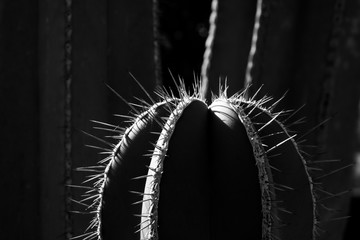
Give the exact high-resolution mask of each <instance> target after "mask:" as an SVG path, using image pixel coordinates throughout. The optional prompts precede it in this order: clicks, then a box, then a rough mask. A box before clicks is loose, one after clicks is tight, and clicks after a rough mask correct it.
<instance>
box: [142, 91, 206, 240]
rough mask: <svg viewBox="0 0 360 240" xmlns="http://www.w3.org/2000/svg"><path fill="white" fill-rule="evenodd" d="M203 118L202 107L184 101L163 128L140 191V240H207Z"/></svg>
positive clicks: (204, 106)
mask: <svg viewBox="0 0 360 240" xmlns="http://www.w3.org/2000/svg"><path fill="white" fill-rule="evenodd" d="M189 115H190V116H191V115H192V116H194V118H192V117H188V116H189ZM206 115H207V107H206V104H205V103H203V102H202V101H199V100H196V99H192V98H185V99H184V100H183V101H181V102H180V103H179V104H178V105H177V107H176V109H174V110H173V112H172V113H171V115H170V117H169V119H168V120H167V122H166V124H165V125H164V128H163V130H162V132H161V134H160V136H159V139H158V141H157V143H156V147H155V149H154V153H153V156H152V159H151V163H150V167H149V172H148V174H147V175H148V177H147V179H146V184H145V189H144V199H143V201H144V204H143V210H142V221H141V239H142V240H145V239H146V240H147V239H158V238H159V235H160V236H161V238H162V239H185V238H186V239H209V236H208V235H207V234H206V233H209V223H208V221H207V219H208V218H209V208H208V207H207V205H206V199H207V197H208V194H209V193H208V190H207V187H206V184H207V182H208V179H209V175H208V170H207V169H206V160H207V153H206V149H205V147H206V146H205V145H204V144H205V143H206V134H205V133H206V129H207V127H206V124H204V123H206V121H204V118H206ZM175 127H176V129H179V131H174V130H175ZM160 197H161V198H160ZM159 204H160V205H159ZM190 213H191V214H190ZM179 229H183V230H182V231H179ZM190 232H191V235H190V234H189V233H190Z"/></svg>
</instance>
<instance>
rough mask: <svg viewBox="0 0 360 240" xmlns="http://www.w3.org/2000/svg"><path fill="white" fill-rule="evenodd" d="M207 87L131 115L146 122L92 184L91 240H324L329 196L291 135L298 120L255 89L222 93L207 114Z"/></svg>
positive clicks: (127, 133)
mask: <svg viewBox="0 0 360 240" xmlns="http://www.w3.org/2000/svg"><path fill="white" fill-rule="evenodd" d="M199 85H200V84H198V85H196V86H195V93H194V94H191V95H190V94H189V93H186V91H185V90H184V89H185V87H184V86H183V84H180V86H179V87H178V90H179V93H180V97H175V96H174V95H170V94H168V93H166V92H165V91H163V92H162V93H160V94H158V95H159V96H161V98H162V99H161V100H160V101H159V102H158V103H155V102H153V103H152V105H151V104H148V105H146V106H145V107H143V108H142V113H140V112H139V111H138V110H136V109H135V107H132V108H133V110H135V111H136V112H138V115H137V116H136V117H134V118H133V120H132V124H131V125H130V127H128V128H126V129H125V130H124V132H123V134H121V135H120V136H117V137H116V138H117V139H119V142H118V143H117V144H116V145H112V147H113V148H112V149H110V151H109V153H110V155H109V156H108V157H106V158H105V159H104V161H102V164H103V169H104V170H101V168H100V167H99V168H98V169H100V170H99V174H98V175H95V176H94V178H93V180H94V181H95V186H94V188H92V189H91V190H90V192H91V191H92V192H95V193H96V194H94V196H93V198H94V199H95V200H94V203H93V205H92V206H91V207H92V208H93V209H94V211H93V213H95V218H94V221H93V222H92V224H91V225H90V227H89V229H92V232H87V233H85V234H84V235H83V237H84V239H94V238H97V239H102V240H109V239H141V240H150V239H151V240H157V239H165V240H166V239H172V240H177V239H182V240H183V239H194V240H195V239H196V240H210V239H211V240H217V239H227V238H238V237H239V236H251V239H274V240H277V239H295V240H297V239H299V240H307V239H309V240H315V239H318V236H319V235H320V233H321V231H320V229H319V227H318V226H319V221H318V216H317V208H318V204H317V202H318V199H317V198H316V196H317V191H320V190H321V189H320V188H319V187H318V185H319V183H316V182H315V181H314V180H313V179H312V177H311V172H312V171H313V170H314V168H313V167H311V166H310V165H311V163H309V162H307V161H306V160H305V158H304V157H303V154H302V151H301V149H300V147H299V146H298V144H297V143H296V141H295V138H296V137H297V136H296V134H293V133H290V132H289V131H288V130H287V128H286V127H285V124H286V122H287V121H288V120H289V119H290V118H292V117H293V114H291V111H280V112H275V110H274V108H275V107H276V105H277V103H278V102H279V101H277V102H274V103H272V102H273V100H272V99H271V98H269V97H264V98H262V99H260V100H255V96H253V97H251V98H248V97H246V96H247V91H248V89H246V90H245V91H244V92H242V93H237V94H235V95H233V96H231V97H227V96H226V88H225V90H224V89H222V90H221V91H220V94H219V96H217V97H213V101H212V103H211V104H210V105H209V106H208V105H207V103H206V102H205V100H204V97H203V96H202V94H200V93H199V88H200V87H199ZM143 103H144V102H143ZM144 105H145V104H144ZM265 106H266V107H265ZM281 119H282V120H281ZM108 126H110V125H108ZM117 129H118V127H116V128H111V129H108V130H113V131H117ZM89 169H94V168H91V167H90V168H89ZM88 231H90V230H88Z"/></svg>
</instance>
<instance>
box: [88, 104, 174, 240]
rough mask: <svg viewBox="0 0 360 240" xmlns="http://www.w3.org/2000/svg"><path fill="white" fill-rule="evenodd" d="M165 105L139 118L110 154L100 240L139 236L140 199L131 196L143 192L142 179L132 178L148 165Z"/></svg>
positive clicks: (103, 190) (104, 180) (100, 207)
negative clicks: (150, 151) (149, 152)
mask: <svg viewBox="0 0 360 240" xmlns="http://www.w3.org/2000/svg"><path fill="white" fill-rule="evenodd" d="M165 105H166V104H165V103H159V104H155V105H154V106H153V107H151V108H150V109H149V110H148V111H145V112H144V113H143V114H141V115H140V116H138V117H137V118H136V119H135V120H134V123H133V124H132V125H131V126H130V127H129V128H128V129H127V130H126V132H125V133H124V134H123V136H122V138H121V141H120V142H119V143H118V144H117V146H116V147H115V148H114V150H113V154H112V156H110V157H111V160H110V162H109V163H108V164H107V166H106V170H105V173H104V176H103V177H101V178H100V182H99V183H98V184H101V186H99V191H100V192H99V194H100V195H99V196H100V197H99V199H98V203H99V205H98V215H97V219H96V221H95V222H96V223H98V229H97V231H98V232H97V234H98V235H99V237H101V239H118V238H124V239H131V238H134V237H136V236H138V235H139V233H136V229H135V226H136V225H137V224H138V222H139V217H138V216H135V215H140V214H141V204H140V205H139V204H134V203H135V202H138V201H140V200H141V196H139V195H137V194H134V193H133V192H142V191H143V185H144V184H145V180H144V179H138V180H133V178H135V177H138V176H142V175H145V174H146V172H147V168H146V167H145V166H147V165H149V157H148V156H146V154H147V153H148V152H147V150H148V149H150V147H151V143H153V142H155V141H156V137H157V136H156V134H153V133H152V132H160V131H161V128H162V126H161V125H160V124H159V123H160V122H161V117H166V115H168V114H169V113H168V110H167V108H166V107H165Z"/></svg>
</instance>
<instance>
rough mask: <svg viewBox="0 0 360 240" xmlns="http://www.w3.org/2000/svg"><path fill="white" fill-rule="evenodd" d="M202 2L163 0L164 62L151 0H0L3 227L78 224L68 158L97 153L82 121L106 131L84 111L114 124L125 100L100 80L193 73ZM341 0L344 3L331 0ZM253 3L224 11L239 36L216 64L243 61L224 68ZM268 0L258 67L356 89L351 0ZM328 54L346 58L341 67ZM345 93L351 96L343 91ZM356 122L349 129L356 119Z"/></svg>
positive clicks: (352, 228)
mask: <svg viewBox="0 0 360 240" xmlns="http://www.w3.org/2000/svg"><path fill="white" fill-rule="evenodd" d="M210 2H211V1H210V0H198V1H191V0H181V1H180V0H178V1H171V0H160V1H159V11H158V16H159V26H160V32H159V35H158V36H157V40H158V43H159V46H160V52H161V68H160V69H159V62H156V61H154V35H153V16H152V7H153V6H152V3H151V1H147V0H146V1H145V0H131V1H125V0H107V1H99V0H86V1H72V0H64V1H53V0H38V1H26V0H2V1H1V2H0V114H1V120H0V125H1V136H2V140H1V142H0V143H1V147H0V161H1V165H0V171H1V172H0V174H1V185H0V187H1V190H2V194H1V206H2V208H3V209H2V211H1V216H2V221H1V222H2V224H1V225H0V236H1V239H44V240H47V239H68V238H69V237H70V236H76V235H79V234H81V233H82V232H83V231H84V230H85V228H86V227H87V225H88V222H89V216H87V215H82V214H74V213H72V212H74V211H78V210H79V209H80V208H81V206H79V205H78V204H77V203H75V202H70V201H69V197H70V198H74V199H81V196H80V195H81V194H82V193H83V191H81V190H78V189H72V188H70V189H69V188H68V187H66V185H69V184H75V185H76V184H80V183H81V182H82V181H83V180H84V177H85V175H84V174H83V173H80V172H77V171H74V169H76V168H77V167H80V166H89V165H94V164H96V162H97V161H98V160H100V159H101V156H98V155H97V151H96V150H95V151H94V150H91V149H88V148H86V147H85V146H84V145H85V144H96V143H93V142H92V141H93V140H91V139H89V138H88V137H86V135H84V134H83V133H82V132H81V131H80V130H86V131H89V132H91V133H93V134H95V135H97V136H103V135H102V134H104V133H102V132H97V131H96V130H93V129H92V126H93V124H92V123H91V122H90V121H89V120H92V119H94V120H99V121H104V122H110V123H114V124H120V122H119V121H120V120H119V119H118V118H116V117H114V116H113V114H115V113H119V114H127V113H128V112H129V108H128V107H127V106H126V105H125V104H124V103H122V102H121V100H120V99H119V98H117V97H116V96H115V94H113V93H111V91H109V89H107V88H106V86H105V84H104V82H106V83H108V84H109V85H110V86H112V87H113V88H114V89H115V90H116V91H117V92H119V94H121V95H122V96H123V97H124V98H125V99H128V100H129V101H133V100H134V98H133V97H134V96H137V97H140V98H146V96H145V95H144V93H142V92H141V89H139V87H138V86H137V85H136V83H135V82H134V81H133V80H132V79H131V77H130V76H129V74H128V73H129V72H131V73H132V74H133V75H134V76H135V77H136V78H137V79H138V80H139V81H140V82H141V83H142V85H143V86H144V87H145V88H146V89H148V90H149V91H152V90H153V89H154V88H155V86H156V85H161V84H162V85H164V86H167V87H172V86H173V83H172V80H171V77H170V74H169V70H170V71H171V72H172V73H173V75H175V76H177V75H179V76H181V77H182V78H183V79H185V81H186V82H187V84H188V86H190V84H191V83H192V82H193V79H194V74H195V75H196V76H199V74H200V67H201V63H202V59H203V52H204V42H205V39H206V36H207V31H208V25H209V24H208V17H209V14H210ZM339 3H340V4H342V5H341V9H340V10H338V9H337V10H336V6H337V5H336V4H339ZM255 6H256V4H255V1H243V2H242V6H241V7H242V8H241V9H242V11H241V12H235V11H234V12H231V14H233V15H234V20H232V21H233V22H235V23H236V22H239V23H240V24H239V26H240V27H238V25H236V24H234V25H232V24H230V25H227V26H234V28H235V27H237V30H238V32H236V31H234V32H233V34H231V35H230V36H229V37H228V38H231V39H235V40H236V41H238V42H239V46H240V47H238V48H239V49H237V48H236V49H234V48H230V49H218V50H217V51H218V52H216V54H218V55H217V56H218V58H216V59H217V60H215V61H217V62H218V66H220V67H219V69H220V70H221V69H226V68H227V67H228V66H230V65H231V64H238V63H239V64H238V66H237V67H236V71H233V72H231V71H230V72H229V78H231V79H237V78H238V76H244V73H245V67H246V61H247V53H248V51H249V48H250V41H251V33H252V26H253V16H254V13H255ZM272 6H273V7H274V8H276V7H278V8H277V9H279V10H278V12H277V13H278V14H280V15H278V16H277V18H276V15H273V16H275V17H274V18H272V21H273V22H270V23H269V22H267V23H268V24H269V25H268V26H267V30H268V32H267V33H262V34H264V35H266V36H268V38H267V40H266V41H267V43H266V44H263V47H261V48H260V50H261V49H265V48H266V49H268V51H267V52H266V51H265V50H261V52H262V53H263V55H261V56H258V58H262V59H263V62H262V63H261V64H262V65H264V66H266V67H267V68H266V67H263V71H262V72H261V71H258V70H256V71H255V77H257V79H260V78H261V77H264V76H266V77H268V78H269V79H270V80H271V79H281V78H282V77H283V78H285V77H286V78H290V79H293V78H292V77H291V76H292V74H293V73H294V72H296V71H299V70H298V69H299V67H298V66H301V67H300V68H301V69H302V71H301V72H304V74H303V75H301V74H298V75H296V76H297V78H295V80H294V81H297V82H298V83H299V82H300V84H301V81H300V80H301V79H300V80H299V79H298V78H299V76H307V75H306V74H308V75H311V76H318V75H321V76H327V74H328V75H329V74H330V75H331V76H335V77H336V78H339V79H341V81H340V83H339V82H338V83H337V84H338V85H336V86H337V87H338V88H341V87H342V86H343V87H344V88H346V89H352V90H353V91H355V92H359V87H358V86H359V84H357V82H359V81H360V80H359V78H358V77H359V76H360V74H359V66H360V50H359V49H358V48H359V43H360V37H359V33H360V3H358V1H351V0H348V1H345V0H344V1H319V2H318V3H317V4H315V3H311V1H295V0H293V1H279V0H278V1H273V4H272ZM319 9H320V10H319ZM275 12H276V11H275ZM240 13H243V14H240ZM336 14H337V15H336ZM307 16H309V17H307ZM235 17H238V18H239V19H235ZM282 17H283V18H284V19H290V20H289V22H290V23H292V24H293V25H291V26H293V27H292V28H291V30H288V31H287V32H286V34H288V35H285V34H284V32H281V31H278V32H277V31H276V28H275V27H274V26H277V24H276V23H281V22H283V21H284V20H283V18H282ZM327 17H328V20H326V19H327ZM337 18H340V19H337ZM324 19H325V20H324ZM336 21H338V22H336ZM271 24H273V25H271ZM242 25H243V27H241V26H242ZM311 27H312V28H311ZM308 29H310V30H308ZM339 29H340V30H339ZM272 31H274V33H272ZM337 31H340V32H337ZM312 34H313V35H312ZM334 36H335V37H334ZM318 39H322V40H321V41H320V40H318ZM334 39H335V40H334ZM271 43H272V44H274V45H271ZM279 45H280V46H279ZM271 46H276V47H275V48H272V47H271ZM299 46H302V48H301V47H300V48H299ZM322 46H324V48H322ZM324 49H326V50H324ZM334 49H336V51H335V50H334ZM349 49H350V50H349ZM224 51H227V52H226V54H224V53H223V52H224ZM302 52H305V53H307V54H308V55H305V56H304V55H301V54H300V53H302ZM220 53H223V54H220ZM310 53H311V54H310ZM266 54H267V55H266ZM331 54H332V55H331ZM264 56H265V57H264ZM266 56H271V57H268V58H266ZM226 59H227V61H228V62H229V64H227V61H225V60H226ZM289 59H291V61H289ZM334 59H335V60H334ZM336 59H340V60H342V62H341V64H342V65H341V64H340V65H341V67H339V66H340V65H338V63H337V62H336ZM344 59H345V60H344ZM277 63H278V64H279V65H281V66H286V68H285V67H283V69H282V68H278V65H277ZM285 63H288V64H285ZM305 63H307V64H305ZM261 64H260V65H261ZM291 64H292V65H291ZM262 65H261V66H262ZM156 69H159V70H160V72H158V73H156ZM219 69H215V70H213V72H212V74H213V75H212V77H213V78H218V77H219V76H218V75H217V73H216V71H220V70H219ZM260 72H261V74H260ZM341 76H343V77H341ZM255 80H256V79H255ZM310 80H311V81H315V80H312V79H311V78H310ZM232 81H235V80H232ZM236 81H240V82H243V80H242V79H241V80H236ZM275 85H276V84H275ZM339 86H340V87H339ZM239 90H240V89H239ZM281 91H282V93H283V92H284V91H283V90H281ZM349 91H350V90H349ZM275 95H276V94H275ZM349 96H351V95H349ZM277 97H279V96H277ZM342 98H343V99H344V101H345V100H349V99H347V95H346V94H343V95H342ZM349 101H351V102H352V105H351V107H354V106H355V107H357V108H355V110H354V109H350V107H349V111H350V112H351V114H352V115H351V118H350V119H349V122H351V123H352V125H354V124H356V122H357V116H358V98H354V99H350V100H349ZM294 107H299V106H294ZM352 132H354V135H355V132H356V130H355V129H352ZM349 141H350V142H349V143H348V144H350V145H352V146H353V147H352V148H351V149H352V150H354V149H357V150H359V143H358V138H356V137H354V138H353V139H349ZM355 152H356V151H355V150H354V151H353V152H351V153H349V154H352V156H354V154H355ZM357 186H359V184H358V185H357ZM359 197H360V194H359V193H357V195H356V194H355V195H354V197H353V201H352V207H351V211H350V215H352V216H353V217H352V218H350V224H349V225H348V228H347V238H346V239H356V237H354V235H352V237H351V236H350V234H353V233H355V232H356V230H357V229H356V224H359V223H360V220H359V211H360V210H359ZM355 236H356V235H355Z"/></svg>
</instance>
